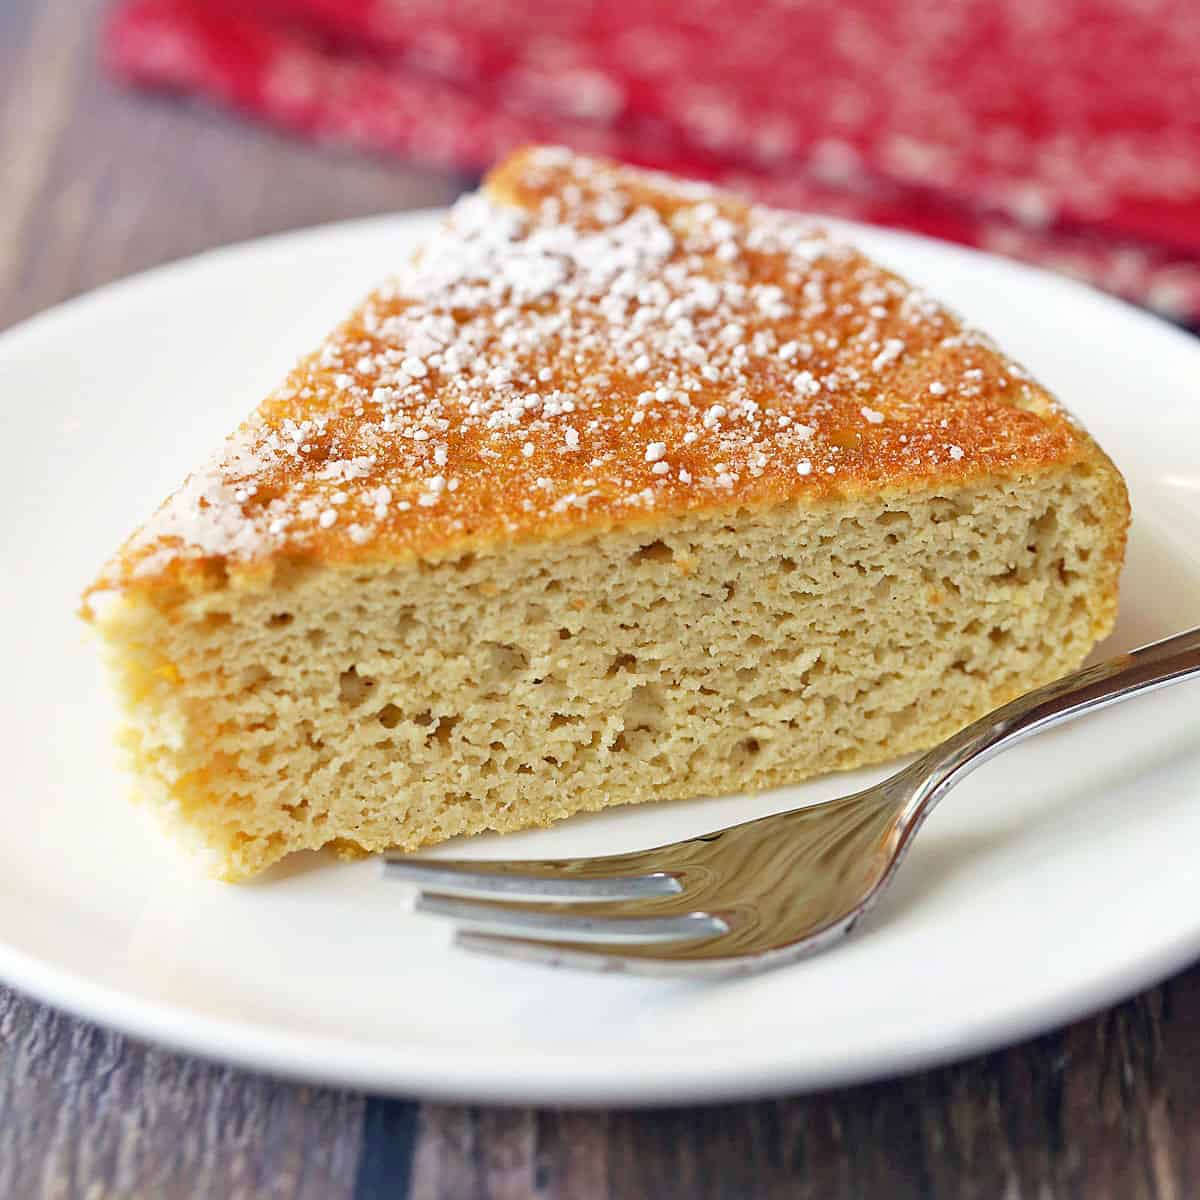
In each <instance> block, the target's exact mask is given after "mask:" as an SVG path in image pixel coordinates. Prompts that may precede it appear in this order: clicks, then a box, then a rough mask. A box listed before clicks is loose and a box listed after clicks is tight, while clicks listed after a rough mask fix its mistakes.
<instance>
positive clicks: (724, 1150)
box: [0, 0, 1200, 1200]
mask: <svg viewBox="0 0 1200 1200" xmlns="http://www.w3.org/2000/svg"><path fill="white" fill-rule="evenodd" d="M98 19H99V6H98V3H97V0H74V2H73V0H0V327H3V326H7V325H9V324H11V323H13V322H15V321H17V320H19V319H21V318H22V317H25V316H27V315H29V314H31V313H33V312H36V311H37V310H39V309H42V308H45V307H46V306H47V305H50V304H53V303H55V302H56V301H59V300H62V299H65V298H66V297H68V296H73V295H75V294H77V293H79V292H82V291H84V290H86V289H88V288H91V287H94V286H96V285H97V284H101V283H104V282H106V281H108V280H110V279H114V278H116V277H118V276H121V275H126V274H129V273H130V272H132V271H137V270H140V269H142V268H144V267H149V266H152V265H153V264H155V263H160V262H164V261H167V260H169V259H174V258H178V257H180V256H182V255H186V254H191V253H193V252H195V251H198V250H203V249H205V248H207V247H210V246H216V245H220V244H222V243H226V242H231V241H237V240H239V239H242V238H249V237H254V236H257V235H260V234H266V233H273V232H275V231H277V230H282V229H289V228H293V227H297V226H303V225H309V224H313V223H316V222H320V221H328V220H332V219H335V218H344V217H355V216H359V215H363V214H367V213H376V212H381V211H389V210H395V209H403V208H410V207H417V206H422V205H430V204H441V203H443V202H445V201H447V200H449V199H450V198H451V197H453V196H454V195H456V194H457V193H458V192H459V191H460V190H462V188H463V187H464V186H465V185H466V183H467V182H469V181H465V180H463V179H457V178H451V177H447V176H445V175H439V174H434V173H431V172H426V171H419V170H416V169H413V168H407V167H404V166H397V165H395V164H391V163H376V162H370V161H364V160H362V159H359V158H354V157H349V156H346V155H341V154H338V153H336V152H333V151H329V150H319V149H313V148H311V147H307V146H301V145H296V144H294V143H291V142H288V141H285V140H282V139H280V138H277V137H274V136H272V135H270V134H268V133H265V132H263V131H261V130H259V129H256V128H254V127H251V126H248V125H246V124H243V123H240V122H238V121H236V120H233V119H231V118H229V117H227V116H226V115H224V114H219V113H214V112H211V111H208V110H200V109H195V108H191V107H187V106H184V105H180V104H176V103H173V102H170V101H166V100H161V99H147V98H145V97H138V96H130V95H127V94H124V93H122V92H120V91H118V90H117V89H115V88H113V87H112V86H111V85H110V84H109V83H108V82H107V81H105V80H104V79H103V77H102V76H101V73H100V72H99V71H98V69H97V67H96V65H95V49H94V48H95V45H96V27H97V23H98ZM9 402H12V398H9ZM1195 1003H1200V968H1197V969H1193V970H1191V971H1189V972H1187V973H1186V974H1184V975H1181V976H1179V977H1178V978H1176V979H1174V980H1172V981H1171V982H1169V983H1167V984H1165V985H1164V986H1162V987H1159V988H1155V989H1153V990H1152V991H1149V992H1146V993H1144V994H1143V995H1141V996H1138V997H1137V998H1136V999H1133V1000H1131V1001H1129V1002H1128V1003H1126V1004H1123V1005H1120V1006H1119V1007H1117V1008H1115V1009H1112V1010H1110V1011H1109V1012H1106V1013H1103V1014H1101V1015H1100V1016H1098V1017H1095V1018H1093V1019H1090V1020H1086V1021H1081V1022H1079V1023H1078V1024H1076V1025H1073V1026H1071V1027H1069V1028H1067V1029H1065V1030H1062V1031H1060V1032H1057V1033H1053V1034H1050V1035H1048V1036H1046V1037H1043V1038H1040V1039H1038V1040H1037V1041H1035V1042H1031V1043H1028V1044H1026V1045H1024V1046H1019V1047H1016V1048H1014V1049H1011V1050H1008V1051H1005V1052H1003V1053H998V1054H992V1055H989V1056H987V1057H985V1058H980V1059H976V1060H974V1061H971V1062H967V1063H962V1064H960V1065H957V1066H953V1067H950V1068H947V1069H944V1070H937V1071H928V1072H925V1073H924V1074H920V1075H914V1076H910V1077H908V1078H905V1079H900V1080H894V1081H890V1082H886V1083H878V1084H873V1085H870V1086H865V1087H857V1088H851V1089H845V1090H841V1091H834V1092H828V1093H825V1094H822V1095H815V1096H801V1097H796V1098H793V1099H784V1100H772V1101H765V1102H763V1103H759V1104H741V1105H730V1106H724V1107H718V1108H701V1109H675V1110H669V1111H658V1112H644V1113H638V1112H599V1113H571V1112H557V1111H534V1110H530V1109H513V1110H501V1109H482V1108H471V1107H455V1106H447V1105H437V1104H417V1103H409V1102H406V1101H403V1100H382V1099H373V1098H370V1097H365V1096H362V1095H357V1094H353V1093H347V1092H340V1091H332V1090H328V1089H322V1088H313V1087H300V1086H295V1085H292V1084H285V1083H279V1082H276V1081H274V1080H272V1079H269V1078H264V1077H262V1076H257V1075H252V1074H249V1073H246V1072H243V1071H237V1070H232V1069H229V1068H226V1067H222V1066H216V1065H212V1064H209V1063H205V1062H200V1061H197V1060H194V1059H189V1058H183V1057H180V1056H178V1055H175V1054H168V1053H165V1052H163V1051H161V1050H156V1049H150V1048H147V1047H145V1046H142V1045H140V1044H138V1043H136V1042H133V1041H129V1040H127V1039H125V1038H122V1037H118V1036H116V1035H115V1034H111V1033H107V1032H105V1031H104V1030H101V1029H97V1028H95V1027H94V1026H91V1025H87V1024H83V1023H81V1022H79V1021H75V1020H71V1019H70V1018H68V1017H64V1016H60V1015H58V1014H57V1013H55V1012H52V1011H50V1010H49V1009H46V1008H44V1007H42V1006H41V1005H38V1004H36V1003H34V1002H33V1001H31V1000H28V999H25V998H23V997H21V996H20V995H18V994H16V993H14V992H12V991H7V990H5V989H3V988H0V1198H2V1200H26V1198H33V1197H56V1198H57V1197H75V1196H78V1197H86V1198H88V1200H118V1198H119V1200H127V1198H132V1197H151V1198H159V1197H161V1198H163V1200H166V1198H169V1197H184V1196H188V1197H190V1196H200V1197H219V1198H227V1200H236V1198H242V1197H255V1198H259V1197H293V1196H296V1197H311V1198H312V1200H341V1198H342V1197H357V1198H359V1200H366V1198H368V1197H406V1196H413V1197H422V1198H426V1197H430V1198H432V1197H445V1198H447V1200H469V1198H471V1197H496V1198H501V1197H504V1198H510V1197H511V1198H517V1197H526V1196H538V1197H599V1196H606V1197H607V1196H612V1197H635V1198H642V1197H649V1198H655V1200H657V1198H666V1197H676V1196H678V1197H686V1198H688V1200H694V1198H701V1197H709V1196H714V1197H715V1196H721V1197H733V1198H736V1200H742V1198H751V1197H773V1196H780V1197H785V1196H786V1197H789V1198H790V1197H813V1198H819V1200H840V1198H843V1197H844V1198H847V1200H849V1198H852V1197H854V1198H856V1197H864V1196H881V1197H887V1198H888V1200H900V1198H902V1197H907V1196H914V1197H918V1196H919V1197H924V1196H945V1197H952V1198H954V1200H958V1198H960V1197H961V1198H966V1197H976V1196H978V1197H998V1196H1004V1197H1008V1198H1015V1197H1037V1198H1038V1200H1044V1198H1049V1197H1059V1196H1080V1197H1085V1198H1087V1200H1100V1198H1103V1197H1122V1198H1124V1197H1160V1198H1162V1200H1174V1198H1176V1197H1179V1198H1182V1197H1187V1196H1192V1195H1197V1194H1200V1013H1197V1012H1194V1011H1193V1008H1192V1006H1193V1004H1195ZM1193 1054H1196V1055H1197V1057H1196V1058H1193V1057H1192V1056H1193Z"/></svg>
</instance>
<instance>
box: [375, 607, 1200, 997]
mask: <svg viewBox="0 0 1200 1200" xmlns="http://www.w3.org/2000/svg"><path fill="white" fill-rule="evenodd" d="M1197 675H1200V628H1197V629H1192V630H1189V631H1188V632H1186V633H1180V634H1177V635H1176V636H1175V637H1171V638H1167V639H1166V640H1165V641H1161V642H1156V643H1154V644H1153V645H1150V646H1143V647H1142V648H1141V649H1139V650H1133V651H1131V652H1130V653H1128V654H1119V655H1117V657H1116V658H1112V659H1109V660H1108V661H1107V662H1103V663H1100V664H1099V665H1097V666H1094V667H1090V668H1088V669H1087V670H1083V671H1077V672H1076V673H1075V674H1073V675H1068V676H1066V677H1065V678H1063V679H1060V680H1058V681H1057V682H1056V683H1051V684H1049V685H1047V686H1046V687H1043V688H1039V689H1038V690H1037V691H1034V692H1030V693H1029V694H1028V695H1025V696H1022V697H1020V698H1019V699H1017V700H1014V701H1012V703H1010V704H1006V705H1004V706H1003V707H1002V708H998V709H996V710H995V711H994V712H992V713H989V714H988V715H987V716H985V717H983V718H981V719H980V720H978V721H976V722H975V723H974V724H973V725H968V726H967V728H965V729H963V730H962V731H960V732H959V733H957V734H955V735H954V736H953V737H951V738H949V739H948V740H947V741H945V742H943V743H942V744H941V745H940V746H937V747H935V748H934V749H932V750H930V751H928V752H927V753H926V754H924V755H922V756H921V757H920V758H918V759H917V760H916V761H915V762H913V763H911V764H909V765H908V766H906V767H904V768H903V769H902V770H900V771H898V772H897V773H896V774H895V775H893V776H891V777H890V778H889V779H885V780H884V781H883V782H882V783H878V784H876V785H875V786H874V787H870V788H867V789H866V790H865V791H862V792H857V793H855V794H854V795H851V796H843V797H841V798H840V799H837V800H830V801H827V802H825V803H823V804H816V805H811V806H809V807H807V808H799V809H793V810H792V811H791V812H783V813H778V814H776V815H774V816H770V817H762V818H760V819H759V820H755V821H747V822H745V823H744V824H741V825H734V826H731V827H730V828H728V829H722V830H719V831H718V832H716V833H709V834H705V835H704V836H703V837H695V838H688V839H686V840H685V841H681V842H672V843H671V844H670V845H667V846H656V847H654V848H653V849H652V850H643V851H640V852H638V853H634V854H614V855H606V856H603V857H599V858H575V859H561V860H548V861H543V860H537V861H528V862H472V861H463V860H440V859H439V860H433V859H417V858H411V857H407V856H403V855H399V854H391V855H388V857H387V862H386V867H385V870H386V873H387V876H388V877H389V878H391V879H396V880H403V881H404V882H406V883H410V884H416V885H418V886H419V887H420V888H421V891H420V893H419V895H418V897H417V904H416V907H417V909H418V911H420V912H426V913H436V914H439V915H441V916H445V917H449V918H451V919H453V920H454V921H456V922H457V923H458V929H457V931H456V940H457V942H458V943H459V944H460V945H462V946H464V947H466V948H468V949H471V950H478V951H484V952H487V953H490V954H497V955H501V956H504V957H507V958H517V959H526V960H529V961H533V962H539V963H548V964H551V965H554V966H572V967H589V968H592V969H595V970H606V971H632V972H636V973H638V974H643V975H684V976H696V975H702V976H711V975H718V974H737V973H748V972H751V971H760V970H763V969H765V968H767V967H773V966H778V965H780V964H783V963H789V962H794V961H795V960H796V959H798V958H803V957H805V956H806V955H809V954H815V953H816V952H817V951H819V950H824V949H826V948H828V947H829V946H832V945H833V944H834V943H835V942H837V941H839V940H840V939H841V938H843V937H844V936H845V935H846V934H848V933H849V932H850V930H851V929H852V928H853V927H854V925H855V923H856V922H857V921H858V919H859V918H860V917H861V916H862V915H863V914H864V913H865V912H866V911H867V910H868V909H869V908H870V907H871V906H872V905H873V904H874V903H875V901H877V900H878V899H879V897H880V896H881V895H882V894H883V892H884V891H885V889H886V888H887V886H888V884H889V883H890V882H891V880H892V878H893V876H894V875H895V872H896V868H897V867H898V866H899V865H900V863H901V861H902V860H903V858H904V856H905V854H906V852H907V851H908V848H909V846H910V845H911V844H912V841H913V838H914V837H915V835H916V833H917V831H918V830H919V829H920V828H921V824H922V822H923V821H924V820H925V818H926V817H927V816H928V815H929V814H930V812H931V811H932V810H933V808H934V806H935V805H936V804H937V803H938V801H939V800H941V798H942V797H943V796H944V795H945V794H946V793H947V792H948V791H950V789H951V788H952V787H954V785H955V784H956V783H958V782H959V781H960V780H961V779H963V778H964V777H965V776H966V775H968V774H969V773H970V772H971V771H973V770H974V769H975V768H976V767H978V766H979V765H980V764H981V763H983V762H986V761H987V760H988V759H989V758H991V757H993V756H994V755H996V754H998V753H999V752H1000V751H1001V750H1006V749H1007V748H1008V747H1009V746H1012V745H1015V744H1016V743H1017V742H1019V741H1022V740H1023V739H1025V738H1027V737H1030V736H1032V735H1033V734H1035V733H1040V732H1041V731H1042V730H1044V729H1050V728H1051V727H1052V726H1055V725H1061V724H1062V723H1063V722H1065V721H1071V720H1074V719H1075V718H1076V717H1080V716H1083V715H1084V714H1085V713H1090V712H1095V711H1096V710H1097V709H1100V708H1105V707H1107V706H1108V705H1110V704H1116V703H1118V702H1119V701H1122V700H1128V699H1129V698H1130V697H1131V696H1136V695H1139V694H1140V693H1142V692H1148V691H1152V690H1153V689H1155V688H1160V687H1165V686H1166V685H1167V684H1171V683H1178V682H1180V681H1181V680H1184V679H1188V678H1192V677H1195V676H1197Z"/></svg>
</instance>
